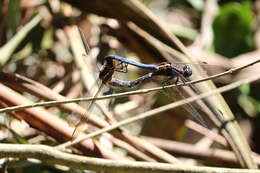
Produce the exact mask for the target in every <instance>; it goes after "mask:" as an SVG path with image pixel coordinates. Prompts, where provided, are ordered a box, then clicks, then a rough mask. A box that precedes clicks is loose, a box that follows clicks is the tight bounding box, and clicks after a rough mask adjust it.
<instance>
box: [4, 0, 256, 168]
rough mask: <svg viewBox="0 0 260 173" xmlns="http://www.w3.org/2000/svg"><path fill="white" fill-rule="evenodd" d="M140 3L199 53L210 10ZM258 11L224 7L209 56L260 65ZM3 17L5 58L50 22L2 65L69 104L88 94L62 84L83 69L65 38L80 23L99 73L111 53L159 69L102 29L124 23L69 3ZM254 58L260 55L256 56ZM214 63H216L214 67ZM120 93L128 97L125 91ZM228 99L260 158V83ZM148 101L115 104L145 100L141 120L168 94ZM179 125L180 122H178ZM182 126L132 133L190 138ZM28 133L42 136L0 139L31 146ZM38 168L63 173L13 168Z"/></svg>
mask: <svg viewBox="0 0 260 173" xmlns="http://www.w3.org/2000/svg"><path fill="white" fill-rule="evenodd" d="M100 2H101V1H100ZM141 2H142V3H143V4H145V6H146V7H147V8H149V9H150V10H151V11H152V12H153V13H154V14H155V15H156V16H157V17H158V18H159V19H160V20H162V21H164V22H165V23H167V26H168V27H169V29H170V31H171V32H172V33H173V34H175V35H176V36H177V37H178V38H179V39H181V41H182V42H183V43H185V45H186V46H187V47H192V45H193V44H194V42H196V39H197V38H198V37H199V35H200V32H201V22H202V21H201V20H202V15H203V10H204V8H205V1H204V0H185V1H184V0H142V1H141ZM102 3H104V1H103V2H102ZM86 8H87V7H86ZM259 9H260V2H259V1H242V2H240V1H235V0H234V1H232V0H229V1H219V2H218V13H217V15H216V16H215V18H214V20H213V23H212V26H211V27H212V31H213V41H212V42H211V44H210V45H209V46H208V49H207V51H208V52H210V53H212V54H214V55H216V54H218V56H221V57H222V58H225V59H227V60H228V61H229V62H231V63H230V66H229V67H230V68H231V67H233V65H234V64H235V65H236V64H242V65H244V64H246V63H249V62H251V61H252V60H253V59H254V58H257V56H258V57H259V55H260V54H259V52H258V51H259V45H258V40H259V34H258V32H259V31H258V30H259V26H258V25H259V18H260V17H259V16H260V15H259ZM0 10H1V13H0V21H1V22H0V46H1V47H0V52H2V53H5V52H4V48H5V47H7V46H6V45H7V44H8V43H10V41H11V39H12V38H14V36H15V35H17V34H18V33H19V32H21V29H22V28H23V27H24V26H25V25H26V24H27V23H29V21H30V20H31V19H32V18H33V17H34V16H35V15H36V14H37V13H39V14H41V15H42V16H43V20H42V21H41V22H40V24H38V25H36V26H35V27H33V29H32V30H30V32H29V33H28V34H26V36H25V37H24V38H23V39H22V40H21V42H18V43H19V44H17V45H15V48H14V50H13V51H11V53H10V56H7V60H6V61H5V60H4V59H5V58H1V56H2V57H3V54H0V60H1V59H2V60H1V62H2V63H1V64H2V66H1V70H2V71H6V72H14V73H18V74H21V75H23V76H26V77H28V78H30V79H33V80H35V81H38V82H40V83H41V84H43V85H45V86H48V87H49V88H52V89H53V90H55V91H57V92H59V93H60V94H62V95H67V96H68V97H70V94H71V97H79V96H82V95H81V94H80V93H81V92H75V91H73V92H75V93H70V91H72V89H73V87H78V88H80V89H79V90H81V91H84V89H82V88H83V87H82V84H79V83H78V82H75V81H74V82H73V81H72V82H65V83H66V86H60V85H59V84H61V81H67V78H71V79H72V78H73V77H72V76H71V74H72V73H73V72H74V71H76V68H77V67H76V65H75V62H74V61H73V56H74V55H73V53H72V51H71V48H70V46H69V43H68V39H67V37H66V36H65V35H66V34H65V33H64V27H65V26H66V25H69V24H73V23H76V24H79V26H80V27H81V28H82V30H83V31H84V33H85V35H86V38H87V40H88V42H89V44H90V47H91V54H92V55H94V57H97V59H98V61H99V64H98V65H93V66H95V67H94V68H97V66H100V64H102V62H101V61H102V57H104V56H105V55H107V54H109V53H113V54H119V55H121V56H125V57H135V58H136V59H137V60H139V61H140V60H141V61H144V62H146V63H155V62H153V61H151V60H149V59H145V60H144V59H141V58H140V57H138V56H137V54H138V53H135V52H131V50H129V49H126V48H125V47H124V46H123V45H122V44H120V42H121V41H123V42H124V41H125V40H124V38H120V37H117V36H113V33H111V31H113V30H110V31H108V30H107V29H106V27H103V26H104V25H108V24H109V25H110V26H116V25H117V24H118V23H117V22H116V21H115V20H111V19H108V18H105V17H101V16H99V15H96V14H93V13H84V12H82V11H80V10H79V9H77V8H74V7H72V6H71V5H70V4H67V3H66V2H64V1H60V0H53V1H51V0H49V1H48V0H32V1H30V0H2V1H0ZM92 10H93V9H92ZM92 10H90V11H92ZM120 10H124V9H120ZM123 34H124V33H123ZM126 41H127V40H126ZM15 44H16V43H15ZM250 53H256V54H253V55H251V54H250ZM240 56H242V58H241V57H240ZM243 56H244V57H243ZM217 61H218V60H217ZM210 62H211V60H209V63H210ZM223 63H224V61H221V60H219V62H218V64H216V65H220V66H221V65H223ZM212 65H214V64H212ZM224 65H227V64H224ZM224 65H223V66H224ZM130 70H132V73H131V74H129V75H127V77H126V79H133V78H135V77H137V76H139V75H140V74H142V73H143V72H140V71H138V70H136V69H130ZM134 70H136V71H134ZM135 72H136V73H135ZM245 73H246V74H247V75H254V73H260V71H259V68H258V69H254V71H248V72H245ZM240 77H241V78H243V77H245V76H243V75H241V76H240V75H239V74H238V75H237V76H236V77H234V79H240ZM230 81H231V80H228V81H227V80H218V79H217V80H216V81H215V82H216V84H217V85H218V86H221V85H224V84H227V83H228V82H230ZM60 87H61V88H60ZM149 87H151V86H149ZM115 90H116V91H117V90H119V91H121V90H120V89H115ZM21 93H23V92H21ZM23 94H24V93H23ZM24 95H25V94H24ZM26 96H27V97H28V98H30V99H32V100H34V101H39V99H37V98H35V97H33V96H31V95H26ZM224 97H225V99H226V101H227V103H228V104H229V106H230V107H231V109H232V111H233V113H234V114H235V115H236V117H237V118H240V119H241V122H247V123H245V124H246V125H245V124H244V126H242V129H245V128H249V129H251V130H245V132H246V135H247V137H248V140H249V141H251V145H252V147H253V149H254V150H255V151H258V152H260V147H259V146H260V140H259V139H260V137H259V134H260V133H259V131H260V129H259V127H258V125H257V124H259V121H260V120H259V113H260V94H259V84H254V85H243V86H241V87H240V88H239V89H237V90H235V91H232V92H228V93H226V94H224ZM145 98H151V99H147V100H146V101H145V100H144V98H143V97H140V96H133V98H130V99H119V100H117V102H115V103H110V104H112V105H113V104H114V105H116V104H117V103H125V102H126V101H129V100H131V99H135V100H138V101H139V102H141V104H143V107H142V108H139V109H137V110H134V112H135V113H138V112H141V111H142V112H143V110H149V109H151V107H156V106H159V105H164V104H165V99H164V98H165V95H163V94H162V95H160V96H158V99H157V100H154V99H153V98H152V96H150V95H147V96H146V97H145ZM48 109H49V110H50V111H53V112H55V111H56V112H55V113H56V114H58V115H60V116H62V117H66V116H67V115H65V114H64V113H62V112H60V111H58V110H55V109H54V108H53V109H52V108H48ZM69 114H70V113H69ZM129 114H131V113H129ZM169 114H170V113H169ZM119 118H125V117H119ZM174 121H175V123H172V122H174ZM176 121H177V123H176ZM178 121H183V118H180V117H179V118H174V117H172V116H168V118H167V117H166V116H165V117H164V118H163V119H161V118H160V117H156V118H154V119H151V120H149V121H145V122H144V123H140V124H139V125H138V126H133V127H130V128H132V130H133V131H135V132H136V133H137V134H138V133H142V134H143V135H150V136H154V137H162V138H168V139H175V140H177V139H181V138H183V135H184V133H186V131H185V130H183V128H182V127H178ZM173 124H174V125H173ZM248 124H249V125H248ZM242 125H243V124H242ZM3 126H4V125H3ZM19 126H20V125H19ZM21 126H22V125H21ZM170 126H172V127H171V128H172V129H169V128H170ZM5 128H6V127H4V128H2V129H5ZM3 131H4V130H3ZM16 133H18V134H16ZM23 133H25V134H23ZM27 133H29V134H30V135H32V136H33V137H35V138H36V135H35V133H37V132H24V131H22V130H18V131H16V132H13V133H12V135H11V136H6V135H4V134H6V132H5V133H1V134H0V135H1V136H0V139H1V141H5V142H10V141H11V142H13V143H21V144H22V143H30V142H28V139H29V138H30V137H32V136H30V135H28V134H27ZM23 136H24V137H23ZM28 136H29V137H28ZM29 141H30V140H29ZM44 141H45V142H46V141H47V139H44ZM52 142H53V141H52ZM35 169H37V172H56V171H58V172H63V171H64V170H63V168H60V169H57V170H55V171H54V170H52V169H48V170H47V168H44V167H34V166H31V167H25V168H19V169H17V170H16V169H13V170H12V171H11V172H17V171H19V172H35Z"/></svg>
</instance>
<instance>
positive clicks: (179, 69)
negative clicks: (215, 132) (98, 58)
mask: <svg viewBox="0 0 260 173" xmlns="http://www.w3.org/2000/svg"><path fill="white" fill-rule="evenodd" d="M104 59H105V62H104V66H103V69H102V70H101V71H100V75H99V79H101V80H102V82H103V84H106V85H111V86H116V87H123V88H131V87H134V86H136V85H139V84H141V83H144V82H145V81H146V80H148V79H152V78H154V77H155V76H165V77H166V79H165V80H164V82H163V84H169V83H170V81H171V80H173V79H176V80H175V84H177V83H178V82H179V81H180V80H181V81H182V82H183V83H185V82H187V81H188V80H187V78H188V77H190V76H191V75H192V69H191V67H190V66H189V65H187V64H185V63H182V62H162V63H160V64H158V65H155V64H144V63H140V62H136V61H133V60H130V59H127V58H124V57H121V56H118V55H108V56H106V57H105V58H104ZM116 62H119V64H120V65H121V68H126V69H124V70H122V71H121V72H127V71H128V70H127V65H133V66H136V67H139V68H142V69H148V70H150V71H151V72H149V73H147V74H145V75H143V76H141V77H139V78H137V79H135V80H131V81H124V80H120V79H117V78H114V77H113V73H114V69H116V68H115V66H114V65H115V64H116ZM181 65H183V66H181ZM189 86H190V87H191V88H192V89H193V90H195V91H196V88H195V87H194V86H193V85H191V84H189ZM173 91H174V92H178V93H177V94H178V96H179V97H182V98H185V96H184V94H182V93H181V91H180V90H179V89H178V88H177V87H176V88H175V89H174V90H173ZM166 95H168V94H166ZM184 108H185V109H186V110H187V111H188V112H189V113H190V114H191V115H193V116H194V118H195V119H196V120H197V121H199V122H200V123H201V124H202V125H203V126H204V127H208V125H207V123H206V122H205V121H204V119H203V118H202V117H201V115H200V114H199V113H198V111H197V110H196V108H195V107H194V106H193V105H192V104H186V105H184Z"/></svg>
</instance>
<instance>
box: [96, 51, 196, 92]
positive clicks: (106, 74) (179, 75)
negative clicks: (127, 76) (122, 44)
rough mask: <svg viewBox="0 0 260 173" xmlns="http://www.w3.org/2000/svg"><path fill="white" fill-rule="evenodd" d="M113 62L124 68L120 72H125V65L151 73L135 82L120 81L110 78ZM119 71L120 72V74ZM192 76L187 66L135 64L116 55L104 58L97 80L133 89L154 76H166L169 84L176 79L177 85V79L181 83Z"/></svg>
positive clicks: (166, 63)
mask: <svg viewBox="0 0 260 173" xmlns="http://www.w3.org/2000/svg"><path fill="white" fill-rule="evenodd" d="M114 61H119V62H120V65H122V63H123V64H125V65H123V66H122V67H124V68H126V69H125V70H122V71H124V72H127V65H128V64H130V65H133V66H136V67H139V68H143V69H149V70H151V71H152V72H150V73H147V74H145V75H143V76H141V77H139V78H137V79H135V80H132V81H122V80H119V79H116V78H112V75H113V73H114V71H113V69H114V68H115V67H114V64H115V63H114ZM122 71H121V72H122ZM191 75H192V69H191V67H190V66H188V65H184V66H183V67H182V68H181V67H180V66H179V65H178V63H174V62H162V63H160V64H159V65H155V64H144V63H140V62H136V61H133V60H130V59H127V58H124V57H121V56H117V55H109V56H106V57H105V63H104V68H103V70H101V71H100V75H99V78H100V79H101V80H102V81H103V83H105V84H106V83H108V84H109V85H113V86H119V87H126V88H128V87H134V86H135V85H138V84H140V83H142V82H144V81H145V80H147V79H151V78H153V77H155V76H167V78H166V80H165V83H167V82H169V81H170V80H172V79H174V78H176V83H178V81H179V79H181V80H182V81H183V82H184V81H186V78H187V77H190V76H191Z"/></svg>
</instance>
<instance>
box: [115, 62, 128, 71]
mask: <svg viewBox="0 0 260 173" xmlns="http://www.w3.org/2000/svg"><path fill="white" fill-rule="evenodd" d="M127 66H128V64H126V63H124V62H119V63H118V64H117V65H116V71H117V72H121V73H127V72H128V69H127Z"/></svg>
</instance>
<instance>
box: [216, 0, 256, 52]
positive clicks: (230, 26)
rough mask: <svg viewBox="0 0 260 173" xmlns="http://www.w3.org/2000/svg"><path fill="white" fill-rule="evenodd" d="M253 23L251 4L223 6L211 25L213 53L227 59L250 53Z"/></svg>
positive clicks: (233, 3) (246, 2)
mask: <svg viewBox="0 0 260 173" xmlns="http://www.w3.org/2000/svg"><path fill="white" fill-rule="evenodd" d="M254 23H255V19H254V17H253V12H252V6H251V2H249V1H245V2H242V3H236V2H232V3H228V4H226V5H223V6H222V7H221V8H220V13H219V15H218V16H217V17H216V19H215V21H214V23H213V30H214V48H215V51H216V52H217V53H219V54H222V55H224V56H227V57H234V56H237V55H239V54H241V53H245V52H248V51H251V50H252V49H253V37H252V36H253V24H254Z"/></svg>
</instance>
